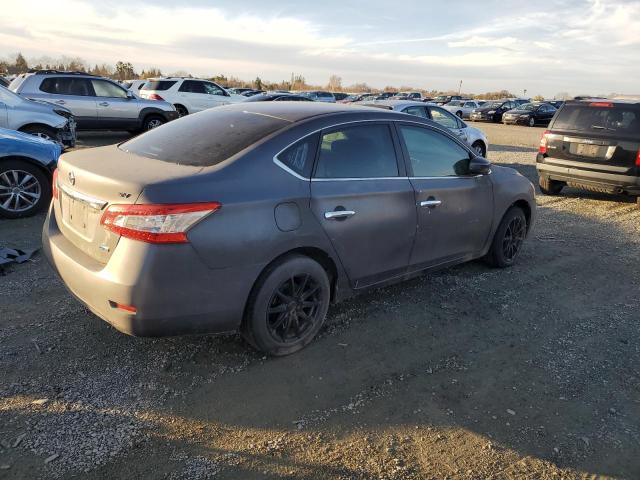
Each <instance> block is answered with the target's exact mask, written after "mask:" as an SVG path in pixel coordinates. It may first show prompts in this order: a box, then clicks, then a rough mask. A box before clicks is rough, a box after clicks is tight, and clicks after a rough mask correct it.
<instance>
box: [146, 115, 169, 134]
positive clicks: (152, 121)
mask: <svg viewBox="0 0 640 480" xmlns="http://www.w3.org/2000/svg"><path fill="white" fill-rule="evenodd" d="M165 123H167V121H166V120H165V119H164V118H163V117H161V116H160V115H148V116H147V117H145V119H144V122H143V123H142V130H143V131H145V132H146V131H147V130H153V129H154V128H158V127H159V126H160V125H163V124H165Z"/></svg>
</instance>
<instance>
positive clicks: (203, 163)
mask: <svg viewBox="0 0 640 480" xmlns="http://www.w3.org/2000/svg"><path fill="white" fill-rule="evenodd" d="M289 124H290V122H289V121H288V120H284V119H282V118H278V117H274V116H267V115H261V114H256V113H252V112H247V111H240V110H226V109H225V108H224V107H218V108H214V109H211V110H205V111H204V112H201V113H199V114H198V115H189V116H187V117H183V118H181V119H180V120H179V121H174V122H170V123H168V124H166V125H163V126H162V127H160V128H156V129H154V130H151V131H149V132H147V133H145V134H143V135H140V136H138V137H135V138H133V139H131V140H129V141H127V142H124V143H122V144H120V149H121V150H124V151H125V152H130V153H133V154H135V155H142V156H143V157H148V158H155V159H158V160H161V161H163V162H169V163H176V164H178V165H192V166H199V167H209V166H211V165H216V164H218V163H220V162H223V161H224V160H226V159H228V158H230V157H232V156H233V155H235V154H236V153H238V152H240V151H242V150H244V149H245V148H247V147H248V146H250V145H252V144H253V143H255V142H257V141H258V140H261V139H262V138H264V137H266V136H267V135H269V134H271V133H273V132H275V131H277V130H280V129H281V128H284V127H286V126H287V125H289Z"/></svg>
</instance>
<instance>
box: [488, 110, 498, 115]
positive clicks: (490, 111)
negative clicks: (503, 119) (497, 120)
mask: <svg viewBox="0 0 640 480" xmlns="http://www.w3.org/2000/svg"><path fill="white" fill-rule="evenodd" d="M494 113H496V111H495V110H489V111H488V112H487V115H493V114H494Z"/></svg>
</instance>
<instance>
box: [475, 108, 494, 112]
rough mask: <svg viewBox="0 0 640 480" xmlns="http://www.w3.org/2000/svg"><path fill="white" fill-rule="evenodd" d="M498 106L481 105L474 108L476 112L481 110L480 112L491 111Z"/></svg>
mask: <svg viewBox="0 0 640 480" xmlns="http://www.w3.org/2000/svg"><path fill="white" fill-rule="evenodd" d="M497 109H498V107H479V108H476V109H474V110H473V111H474V112H480V113H487V112H490V111H491V110H497Z"/></svg>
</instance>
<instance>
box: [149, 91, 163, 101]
mask: <svg viewBox="0 0 640 480" xmlns="http://www.w3.org/2000/svg"><path fill="white" fill-rule="evenodd" d="M147 98H148V99H149V100H164V98H162V97H161V96H160V95H158V94H157V93H152V94H150V95H149V96H148V97H147Z"/></svg>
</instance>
